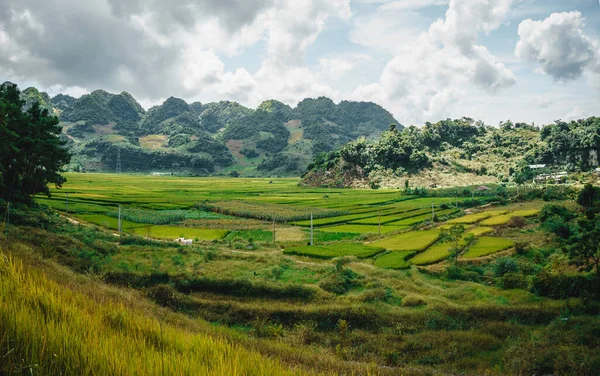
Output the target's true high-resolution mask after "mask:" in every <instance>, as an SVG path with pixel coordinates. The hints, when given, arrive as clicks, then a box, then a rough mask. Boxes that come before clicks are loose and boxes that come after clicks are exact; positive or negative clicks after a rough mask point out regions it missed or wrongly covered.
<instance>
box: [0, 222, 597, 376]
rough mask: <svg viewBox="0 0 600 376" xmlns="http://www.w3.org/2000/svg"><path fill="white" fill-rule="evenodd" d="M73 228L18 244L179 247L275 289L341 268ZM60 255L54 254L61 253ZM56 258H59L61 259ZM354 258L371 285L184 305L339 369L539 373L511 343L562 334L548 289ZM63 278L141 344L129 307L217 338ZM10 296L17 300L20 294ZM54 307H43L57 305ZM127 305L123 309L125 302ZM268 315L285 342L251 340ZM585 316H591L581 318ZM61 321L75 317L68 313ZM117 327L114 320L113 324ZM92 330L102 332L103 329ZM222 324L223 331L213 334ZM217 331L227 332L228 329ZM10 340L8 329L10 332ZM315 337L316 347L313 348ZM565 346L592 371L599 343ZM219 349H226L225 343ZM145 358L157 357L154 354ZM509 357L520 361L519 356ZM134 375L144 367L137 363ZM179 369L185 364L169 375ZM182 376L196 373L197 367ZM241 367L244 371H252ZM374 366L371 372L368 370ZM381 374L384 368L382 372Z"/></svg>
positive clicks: (290, 357)
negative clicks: (446, 276)
mask: <svg viewBox="0 0 600 376" xmlns="http://www.w3.org/2000/svg"><path fill="white" fill-rule="evenodd" d="M62 226H65V227H64V228H63V227H61V228H60V229H58V231H54V232H57V233H49V232H47V231H46V232H44V231H43V230H39V229H37V230H36V229H31V230H29V229H23V230H22V231H20V232H19V237H24V236H26V235H25V234H30V233H31V239H29V240H28V241H29V243H18V242H17V243H15V244H14V245H13V248H14V249H13V250H12V251H14V252H19V253H20V252H24V251H23V250H24V249H25V250H27V248H28V247H31V245H30V244H37V239H39V238H44V239H45V241H46V243H47V244H48V246H49V247H50V248H51V249H53V248H54V247H52V245H54V244H57V245H60V249H68V248H69V243H68V242H74V244H73V245H74V246H77V247H80V246H82V245H81V244H79V243H78V242H79V240H75V239H81V240H82V241H86V242H89V244H91V245H93V246H99V245H100V244H103V243H106V242H109V243H110V244H112V245H113V246H114V247H118V253H116V254H115V255H114V256H113V257H112V259H108V260H107V262H108V263H109V264H110V265H111V267H118V266H119V265H120V264H126V265H135V264H136V263H138V262H140V261H141V260H145V259H147V256H148V254H149V253H150V252H152V253H154V254H156V255H163V254H165V253H169V256H168V257H169V258H170V257H171V255H172V256H176V255H179V256H181V260H182V262H183V264H175V263H173V265H165V264H164V263H163V265H162V266H161V267H160V271H161V272H164V273H167V274H169V275H171V274H172V273H174V274H178V273H181V272H182V271H183V270H185V271H186V272H189V273H198V272H200V273H202V274H204V275H210V276H212V278H221V279H223V278H225V279H226V278H239V279H242V280H249V279H254V280H255V281H259V280H263V279H264V280H269V281H272V282H270V285H271V286H276V285H281V286H283V285H286V284H289V282H297V283H308V284H318V283H319V281H321V280H323V278H326V277H327V276H328V275H329V274H330V273H331V270H332V269H333V267H332V266H333V265H332V264H331V263H329V262H326V261H323V262H310V263H307V262H300V261H295V260H293V259H290V258H289V257H286V256H283V255H281V252H279V251H277V250H276V249H273V248H268V247H266V248H261V249H258V250H255V251H253V252H250V253H248V252H243V253H237V252H235V251H230V250H228V249H227V248H226V247H216V246H215V247H213V246H211V247H210V252H212V253H213V254H214V256H212V257H214V258H213V259H212V260H209V259H208V258H206V257H207V256H208V254H207V252H206V251H203V250H202V248H204V246H203V247H202V248H200V247H198V248H190V249H189V253H180V252H179V250H178V249H170V248H167V249H165V248H159V247H158V245H156V246H155V247H154V249H150V248H149V247H142V246H137V245H135V246H117V245H115V240H114V237H113V236H111V235H110V234H104V235H103V237H99V236H100V234H99V233H98V232H93V234H96V235H95V236H96V239H94V238H93V237H92V238H90V236H91V235H92V233H91V232H87V230H86V229H85V227H78V226H69V225H68V224H64V225H62ZM62 231H68V234H69V235H68V236H64V235H60V236H59V234H58V232H62ZM86 244H88V243H86ZM35 247H37V246H35ZM107 247H108V245H107ZM28 252H40V253H41V249H37V248H36V249H31V250H30V251H28ZM125 253H127V258H124V257H121V255H123V254H125ZM202 256H203V257H204V258H206V260H205V261H203V262H202V263H201V264H200V270H198V271H194V267H193V264H195V262H196V261H197V260H198V259H199V257H202ZM48 257H54V256H53V255H52V253H49V254H48ZM117 257H120V258H117ZM153 257H154V256H153ZM34 263H37V264H43V265H44V267H45V270H47V269H48V268H47V265H49V264H50V262H49V261H43V260H38V259H36V260H35V262H34ZM52 265H54V264H53V263H52ZM281 267H284V268H283V272H282V273H280V274H277V275H279V277H278V278H277V277H274V276H275V275H276V274H274V273H273V271H274V270H275V269H277V268H281ZM349 267H351V268H352V270H354V271H355V272H356V273H358V274H359V275H363V276H365V277H364V278H365V284H364V286H362V287H360V288H356V289H353V290H351V291H350V292H349V293H348V294H345V295H342V296H339V297H336V296H333V295H331V294H325V293H323V292H322V293H320V294H319V295H318V296H317V297H315V298H313V299H309V300H297V299H294V298H289V299H285V300H281V299H274V298H272V297H270V296H269V295H265V294H260V295H244V296H238V295H235V294H231V293H227V292H224V291H221V292H212V293H204V292H197V293H193V294H190V295H186V296H184V297H182V298H181V299H183V302H187V303H186V304H189V307H193V309H191V310H190V311H187V310H185V308H184V311H185V312H187V313H188V314H190V315H191V316H192V317H194V318H203V319H207V320H210V321H215V322H219V323H226V324H228V325H231V326H233V327H238V328H240V329H239V333H244V334H243V335H242V334H240V335H239V336H237V337H233V338H236V342H239V343H243V344H244V347H246V348H249V347H247V346H246V345H248V344H250V345H248V346H250V348H254V347H256V348H258V349H259V350H260V351H261V352H262V353H266V354H269V356H275V357H277V358H281V359H284V360H285V362H286V364H287V363H289V364H299V365H302V366H306V367H312V368H316V369H319V370H323V369H324V370H331V371H332V372H334V373H338V374H339V373H346V374H348V371H349V370H354V371H357V367H363V366H362V365H364V364H365V363H371V362H373V363H377V364H380V365H387V366H398V365H401V366H402V367H409V370H410V371H407V372H406V373H407V374H414V375H418V374H430V373H431V372H434V371H436V372H439V373H442V374H443V373H444V372H448V373H450V374H456V373H460V372H467V373H472V374H490V375H493V374H508V373H518V372H522V373H528V371H527V370H528V368H526V367H527V366H529V364H530V363H523V364H520V363H515V362H519V361H523V360H522V357H523V356H524V354H520V353H514V352H513V353H510V351H511V348H513V347H515V348H518V347H519V346H521V345H528V342H526V341H527V340H526V339H525V338H529V336H530V335H537V334H540V335H545V333H548V334H549V335H550V334H551V333H550V332H548V330H549V329H546V327H547V326H548V324H549V323H550V324H551V325H554V324H553V323H554V318H557V317H560V316H559V315H560V312H561V310H562V309H563V303H562V302H559V301H551V300H548V299H543V298H539V297H536V296H534V295H532V294H530V293H528V292H526V291H523V290H507V291H503V290H500V289H497V288H493V287H488V286H484V285H480V284H475V283H470V282H462V281H448V280H443V279H438V278H434V277H432V276H428V275H426V274H422V273H420V272H418V271H417V270H411V271H389V270H382V269H374V268H373V267H372V266H371V265H368V264H366V263H362V262H354V263H351V264H350V265H349ZM132 275H133V274H132ZM52 279H54V280H56V281H59V282H60V284H65V286H68V289H69V290H75V291H76V292H78V293H79V292H80V293H82V294H84V296H85V297H86V298H87V299H85V300H90V301H94V302H101V304H100V306H102V305H104V304H112V303H113V302H115V304H117V305H118V304H122V305H123V306H125V307H126V313H124V317H125V319H124V324H123V325H125V326H124V327H125V328H126V329H124V330H125V331H127V333H122V334H121V332H119V328H121V327H119V326H118V325H121V324H118V323H119V322H121V319H120V318H119V317H118V316H117V319H116V322H117V329H116V330H113V329H111V328H112V327H111V326H110V325H114V321H112V318H111V317H112V316H110V315H104V316H103V317H108V318H105V320H106V321H107V322H109V323H110V324H103V323H102V322H97V321H94V323H97V325H98V328H99V329H102V330H105V331H106V332H107V333H106V334H104V335H107V336H108V335H109V334H112V333H113V332H116V333H118V334H119V335H123V336H124V339H123V341H124V342H123V343H127V344H128V343H129V342H127V341H128V340H129V339H128V338H129V337H128V336H129V332H130V331H131V332H133V333H137V332H135V328H133V330H130V326H126V325H129V323H131V321H130V317H131V316H128V312H129V311H136V312H142V313H143V316H144V317H146V318H148V317H150V318H152V317H158V318H159V319H158V320H162V319H161V318H163V317H164V318H165V320H164V321H161V322H162V323H164V326H163V327H167V326H169V325H173V326H175V327H176V328H175V329H174V330H177V332H176V333H178V334H179V331H180V330H183V333H184V336H183V338H184V339H185V338H187V335H186V334H185V333H188V332H191V333H192V334H197V333H199V334H203V335H208V336H211V337H213V336H214V332H212V331H211V329H207V327H206V325H205V324H202V321H201V320H188V319H186V318H185V317H184V316H182V315H180V314H174V313H169V311H168V310H162V309H158V308H157V307H155V306H154V305H152V304H150V303H148V302H147V301H145V299H143V296H142V294H139V293H138V292H136V291H132V290H129V289H124V290H120V289H116V288H111V287H107V286H106V285H104V284H102V283H99V282H97V279H95V278H91V277H83V276H74V275H73V274H71V273H67V272H64V270H63V271H62V272H60V273H55V275H54V276H53V278H52ZM388 291H389V293H388ZM11 295H14V294H11ZM44 295H46V294H44ZM61 295H62V293H61ZM67 295H68V292H67ZM59 297H60V295H59ZM9 298H11V297H10V296H9ZM542 303H543V304H542ZM19 304H20V303H19ZM89 304H90V305H88V306H86V307H91V308H89V309H88V310H86V314H91V312H94V310H95V309H96V308H94V307H95V306H93V305H91V304H92V303H89ZM93 304H96V303H93ZM34 307H35V305H34ZM44 307H45V306H43V308H41V309H42V310H44V309H46V308H44ZM184 307H185V306H184ZM98 309H101V308H98ZM117 312H119V311H118V310H117ZM256 317H262V318H266V320H267V323H268V324H269V325H273V326H269V327H275V328H276V327H277V326H276V325H278V324H279V323H281V325H283V328H284V329H283V334H282V336H281V337H275V338H276V340H259V341H258V342H254V340H251V339H248V337H247V333H248V332H249V331H250V330H253V329H251V328H253V325H254V324H253V322H254V321H255V320H256ZM341 319H344V320H347V321H348V322H349V323H350V328H351V331H350V333H348V334H344V335H342V334H340V333H339V332H338V330H337V326H336V325H337V323H338V322H339V320H341ZM576 320H577V318H574V319H573V322H577V321H576ZM579 320H580V321H579V323H581V318H579ZM507 321H508V322H507ZM1 322H4V321H1ZM311 322H312V323H315V325H317V327H315V328H314V329H309V330H307V329H306V328H311V326H310V323H311ZM271 323H276V324H271ZM61 324H63V325H65V324H68V323H62V322H61ZM106 325H109V327H108V328H106ZM307 325H308V326H307ZM576 325H580V324H576ZM584 325H590V324H584ZM585 328H589V326H585ZM84 329H86V328H84ZM84 329H82V328H81V327H78V328H77V332H74V333H79V332H80V331H81V330H84ZM564 330H566V329H561V328H557V329H556V331H557V332H558V333H563V332H564ZM92 333H94V332H93V331H92ZM154 333H156V332H154ZM211 333H213V334H212V335H211ZM217 333H219V334H221V332H220V331H219V332H217ZM49 335H51V333H49ZM101 335H102V334H101ZM0 338H3V336H2V335H1V334H0ZM116 338H120V337H118V336H117V337H116ZM136 338H137V337H136ZM219 338H220V337H219ZM223 338H231V337H229V334H228V335H227V336H225V335H224V334H223ZM508 338H510V340H509V339H508ZM175 340H177V338H176V339H175ZM569 341H571V340H569ZM573 341H578V339H577V338H575V339H574V340H573ZM177 343H178V344H179V342H177ZM569 343H570V342H569ZM284 344H286V345H284ZM513 344H514V345H513ZM142 345H143V343H142V344H138V345H137V346H141V347H143V346H142ZM288 345H289V346H291V347H293V350H292V349H290V348H288V347H286V346H288ZM304 345H309V346H311V347H310V348H305V347H303V346H304ZM180 346H183V347H178V349H180V350H181V349H183V350H184V353H183V355H182V357H183V358H185V356H187V355H186V354H187V353H186V351H187V350H188V349H189V347H185V346H184V345H182V344H180ZM542 346H543V348H544V351H545V352H544V354H548V353H549V351H555V350H556V351H558V348H559V347H557V346H554V345H553V344H552V342H543V344H542ZM565 346H566V347H563V346H562V345H561V347H560V351H561V353H564V354H568V356H572V355H573V354H575V353H578V354H582V355H581V356H582V357H583V358H582V359H583V360H584V361H587V362H588V363H585V362H584V363H582V364H583V366H582V367H583V368H582V369H584V370H585V369H588V370H589V369H592V368H590V365H589V359H592V358H590V357H591V355H590V354H593V351H594V349H595V347H593V346H592V347H590V349H583V350H581V349H580V348H579V347H574V346H572V345H570V344H566V345H565ZM215 347H216V348H221V347H219V345H218V344H217V345H215ZM117 349H118V350H121V349H122V348H120V347H118V346H117ZM134 349H136V347H133V348H132V350H134ZM235 349H237V348H234V350H235ZM546 349H547V350H546ZM2 350H4V349H2ZM190 351H191V350H190ZM232 351H233V350H232ZM245 351H247V350H243V349H242V350H239V351H237V350H236V354H245V353H246V352H245ZM250 353H252V351H250ZM90 354H94V353H90ZM126 354H127V352H126V351H121V353H119V354H118V355H119V358H118V359H122V357H124V356H125V355H126ZM508 354H512V355H511V357H510V358H507V356H508ZM217 355H218V354H217ZM141 356H142V357H144V356H145V357H150V355H145V354H143V353H142V355H141ZM209 359H210V358H209ZM341 359H345V360H351V361H353V362H354V363H350V364H351V365H350V366H349V367H350V368H344V367H346V365H345V363H343V361H342V360H341ZM506 359H510V361H511V362H512V363H511V362H508V361H506ZM255 360H256V361H257V362H264V360H263V359H261V358H255ZM131 364H136V363H135V362H133V363H131ZM515 364H516V365H515ZM267 365H268V364H265V365H263V366H267ZM100 366H101V367H106V366H104V365H100ZM274 366H275V367H276V366H277V365H274ZM174 367H175V366H174ZM411 367H412V368H411ZM415 367H416V368H415ZM506 367H509V368H506ZM99 369H101V370H102V369H103V368H99ZM385 370H389V371H390V374H398V373H399V372H401V370H398V369H394V368H389V369H387V368H386V369H379V371H382V372H384V371H385ZM140 372H142V371H140ZM200 372H201V371H200ZM228 372H229V370H226V369H224V371H223V373H224V374H228ZM269 372H270V371H269V370H267V371H265V372H259V371H257V372H249V373H253V374H269ZM277 372H280V371H279V370H277V369H276V370H275V373H277ZM357 372H359V371H357ZM131 373H132V374H135V372H134V371H132V372H131ZM171 373H175V372H169V373H166V374H171ZM182 373H183V374H185V372H182ZM197 373H198V372H197ZM240 373H243V372H241V371H240ZM363 373H365V374H366V372H363ZM376 373H378V372H373V373H372V374H376ZM529 373H531V372H529ZM580 374H581V373H580Z"/></svg>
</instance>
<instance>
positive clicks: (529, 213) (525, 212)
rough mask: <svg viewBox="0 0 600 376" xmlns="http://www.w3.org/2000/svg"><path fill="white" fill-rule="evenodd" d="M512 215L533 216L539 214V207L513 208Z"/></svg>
mask: <svg viewBox="0 0 600 376" xmlns="http://www.w3.org/2000/svg"><path fill="white" fill-rule="evenodd" d="M512 214H513V216H515V217H525V218H527V217H535V216H536V215H538V214H540V210H539V209H529V210H515V211H514V212H512Z"/></svg>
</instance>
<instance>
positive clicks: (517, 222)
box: [506, 217, 525, 228]
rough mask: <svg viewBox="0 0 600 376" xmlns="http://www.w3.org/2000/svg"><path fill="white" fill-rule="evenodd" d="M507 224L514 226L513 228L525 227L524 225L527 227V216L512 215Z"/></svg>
mask: <svg viewBox="0 0 600 376" xmlns="http://www.w3.org/2000/svg"><path fill="white" fill-rule="evenodd" d="M506 225H507V226H508V227H513V228H523V227H525V218H523V217H512V218H511V219H510V220H509V221H508V223H507V224H506Z"/></svg>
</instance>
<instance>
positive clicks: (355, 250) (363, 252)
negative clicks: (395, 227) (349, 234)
mask: <svg viewBox="0 0 600 376" xmlns="http://www.w3.org/2000/svg"><path fill="white" fill-rule="evenodd" d="M382 251H384V249H383V248H378V247H368V246H365V245H362V244H335V245H320V246H319V245H315V246H301V247H292V248H289V249H286V250H285V251H283V253H284V254H286V255H296V256H308V257H314V258H321V259H332V258H335V257H342V256H355V257H358V258H368V257H372V256H374V255H376V254H378V253H380V252H382Z"/></svg>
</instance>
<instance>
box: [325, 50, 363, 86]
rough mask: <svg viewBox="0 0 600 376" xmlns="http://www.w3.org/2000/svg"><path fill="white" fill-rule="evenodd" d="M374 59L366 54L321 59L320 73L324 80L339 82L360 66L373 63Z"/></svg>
mask: <svg viewBox="0 0 600 376" xmlns="http://www.w3.org/2000/svg"><path fill="white" fill-rule="evenodd" d="M373 60H374V59H373V57H371V56H369V55H366V54H346V55H342V56H335V57H324V58H320V59H319V68H320V73H321V74H322V75H323V77H324V78H330V79H334V80H338V79H340V78H342V77H344V76H345V75H346V74H348V73H350V72H352V71H354V70H355V69H357V68H358V67H359V66H361V65H363V64H365V63H368V62H372V61H373Z"/></svg>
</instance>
